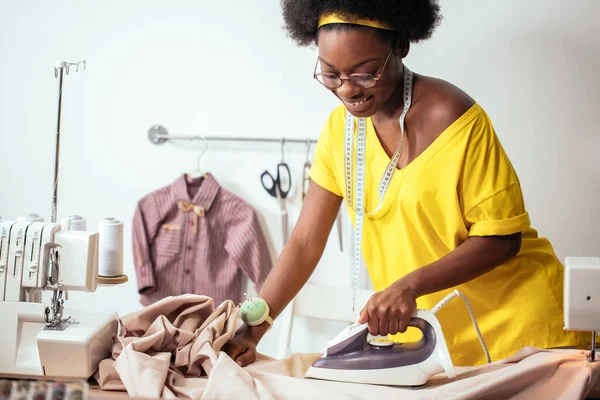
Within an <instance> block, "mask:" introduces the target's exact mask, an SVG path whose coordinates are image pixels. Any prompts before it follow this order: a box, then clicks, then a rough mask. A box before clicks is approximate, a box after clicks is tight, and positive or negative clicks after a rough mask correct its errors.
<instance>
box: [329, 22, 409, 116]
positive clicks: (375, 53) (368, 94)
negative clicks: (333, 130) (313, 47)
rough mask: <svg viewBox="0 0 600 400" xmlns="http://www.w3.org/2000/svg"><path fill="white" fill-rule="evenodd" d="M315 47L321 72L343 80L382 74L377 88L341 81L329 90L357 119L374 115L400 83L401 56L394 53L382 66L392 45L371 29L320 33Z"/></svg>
mask: <svg viewBox="0 0 600 400" xmlns="http://www.w3.org/2000/svg"><path fill="white" fill-rule="evenodd" d="M318 44H319V61H320V66H321V72H323V73H334V74H337V75H339V76H340V77H342V78H345V77H349V76H350V75H351V74H356V73H363V74H364V73H368V74H372V75H373V76H377V75H378V74H379V73H381V77H380V78H379V80H378V81H377V83H376V85H375V86H374V87H372V88H369V89H365V88H362V87H360V86H357V85H355V84H353V83H352V82H351V81H349V80H343V84H342V86H340V87H338V88H337V89H330V90H331V92H332V93H333V94H334V95H336V96H337V97H338V98H339V99H340V100H341V101H342V102H343V103H344V105H345V106H346V107H347V108H348V110H349V111H350V113H351V114H352V115H354V116H356V117H370V116H373V115H374V114H375V113H376V112H377V111H378V110H379V109H381V108H382V107H383V105H384V104H385V103H386V102H387V100H388V99H389V98H390V96H391V95H392V94H393V93H394V92H395V91H396V89H397V88H398V86H399V85H400V84H401V78H402V68H401V65H402V60H401V56H399V55H398V52H396V51H395V52H393V53H392V54H391V55H390V57H389V59H388V61H387V64H385V62H386V59H387V58H388V55H389V54H390V50H391V49H392V43H390V42H389V41H385V40H383V39H382V38H381V37H380V36H379V35H377V33H376V32H375V31H374V30H371V29H344V30H320V31H319V37H318ZM384 64H385V68H384V69H383V70H382V68H383V67H384ZM317 72H319V71H317Z"/></svg>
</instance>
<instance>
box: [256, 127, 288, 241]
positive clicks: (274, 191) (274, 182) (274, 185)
mask: <svg viewBox="0 0 600 400" xmlns="http://www.w3.org/2000/svg"><path fill="white" fill-rule="evenodd" d="M284 144H285V140H284V139H281V162H280V163H279V164H277V174H276V175H275V177H273V175H271V173H270V172H269V171H264V172H263V173H262V174H261V175H260V181H261V183H262V185H263V187H264V188H265V190H266V191H267V193H269V194H270V195H271V196H272V197H274V198H276V199H277V198H278V199H279V203H280V207H281V236H282V238H283V244H284V245H285V244H286V243H287V241H288V212H287V207H286V203H285V199H286V197H287V195H288V193H289V192H290V189H291V187H292V175H291V174H290V167H289V166H288V165H287V163H286V162H285V159H284V152H283V147H284ZM286 187H287V189H286Z"/></svg>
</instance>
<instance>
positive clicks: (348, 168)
mask: <svg viewBox="0 0 600 400" xmlns="http://www.w3.org/2000/svg"><path fill="white" fill-rule="evenodd" d="M403 74H404V111H402V115H400V118H399V121H400V131H401V132H402V135H401V136H400V143H399V144H398V148H397V149H396V151H395V152H394V155H393V156H392V158H391V160H390V162H389V163H388V165H387V167H386V169H385V172H384V174H383V176H382V177H381V181H380V183H379V204H378V205H377V207H376V208H375V210H373V211H371V212H369V213H365V208H364V186H365V185H364V178H365V148H366V131H367V129H366V126H367V123H366V119H365V118H358V134H357V138H356V208H354V207H353V197H354V193H353V192H354V191H353V185H352V153H353V151H352V150H353V147H354V143H353V142H354V116H353V115H352V114H351V113H350V112H349V111H347V110H346V130H345V135H344V141H345V145H344V147H345V151H344V164H345V179H346V202H347V203H348V207H350V208H351V209H352V210H354V211H355V212H356V236H355V247H354V257H355V268H354V279H353V289H352V311H353V312H354V309H355V306H356V291H357V286H358V273H359V271H360V267H361V264H362V262H361V260H362V257H361V254H362V253H361V246H362V230H363V221H364V217H365V215H371V214H374V213H376V212H377V211H379V209H380V208H381V206H382V205H383V198H384V196H385V193H386V191H387V188H388V186H389V183H390V181H391V180H392V177H393V175H394V172H395V171H396V166H397V165H398V160H400V156H401V155H402V150H403V143H404V119H405V118H406V113H407V112H408V109H409V108H410V105H411V102H412V86H413V73H412V72H411V71H410V70H409V69H408V67H407V66H406V65H405V66H404V72H403Z"/></svg>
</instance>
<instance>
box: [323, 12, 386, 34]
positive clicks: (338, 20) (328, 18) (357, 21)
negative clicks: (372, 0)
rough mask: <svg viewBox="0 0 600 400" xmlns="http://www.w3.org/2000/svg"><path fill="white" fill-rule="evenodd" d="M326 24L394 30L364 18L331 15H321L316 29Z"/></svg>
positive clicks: (381, 23)
mask: <svg viewBox="0 0 600 400" xmlns="http://www.w3.org/2000/svg"><path fill="white" fill-rule="evenodd" d="M327 24H354V25H363V26H370V27H371V28H379V29H385V30H388V31H393V30H394V29H393V28H392V27H390V26H389V25H386V24H384V23H383V22H379V21H376V20H373V19H366V18H350V19H345V18H343V17H342V16H340V15H337V14H333V13H332V14H326V15H321V17H320V18H319V26H318V27H317V28H320V27H322V26H323V25H327Z"/></svg>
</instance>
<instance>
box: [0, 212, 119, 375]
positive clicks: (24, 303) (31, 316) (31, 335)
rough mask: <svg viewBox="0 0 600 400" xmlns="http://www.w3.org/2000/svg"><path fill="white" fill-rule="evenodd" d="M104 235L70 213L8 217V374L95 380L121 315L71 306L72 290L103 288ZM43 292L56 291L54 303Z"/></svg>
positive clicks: (2, 226)
mask: <svg viewBox="0 0 600 400" xmlns="http://www.w3.org/2000/svg"><path fill="white" fill-rule="evenodd" d="M98 241H99V235H98V233H97V232H86V231H73V230H70V220H69V219H66V220H63V221H62V223H61V224H57V223H45V222H43V219H41V218H39V217H37V216H35V215H24V216H23V217H20V218H18V219H17V220H11V221H2V220H1V218H0V316H1V320H2V324H3V328H2V334H0V376H4V377H18V378H37V379H40V378H46V379H59V380H66V381H68V380H79V379H88V378H89V377H90V376H91V375H92V374H93V373H94V372H95V371H96V369H97V368H98V364H99V362H100V361H101V360H102V359H104V358H107V357H110V354H111V348H112V340H113V336H117V334H118V314H117V313H113V312H105V313H90V312H87V311H86V312H80V311H77V310H75V309H70V308H69V307H65V300H66V299H67V297H68V292H69V291H80V292H94V291H96V288H97V286H98V254H99V253H98ZM43 291H50V292H52V299H51V300H50V304H49V305H48V306H46V305H44V304H43V303H42V293H43ZM63 296H64V297H63Z"/></svg>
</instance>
